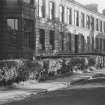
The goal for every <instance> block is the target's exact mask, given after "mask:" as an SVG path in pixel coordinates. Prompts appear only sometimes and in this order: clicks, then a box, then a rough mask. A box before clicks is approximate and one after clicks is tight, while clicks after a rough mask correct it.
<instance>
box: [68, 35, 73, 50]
mask: <svg viewBox="0 0 105 105" xmlns="http://www.w3.org/2000/svg"><path fill="white" fill-rule="evenodd" d="M68 38H69V39H68V40H69V51H71V50H72V42H71V41H72V39H71V38H72V37H71V33H68Z"/></svg>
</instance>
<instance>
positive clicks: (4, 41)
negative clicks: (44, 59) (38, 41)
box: [0, 0, 35, 59]
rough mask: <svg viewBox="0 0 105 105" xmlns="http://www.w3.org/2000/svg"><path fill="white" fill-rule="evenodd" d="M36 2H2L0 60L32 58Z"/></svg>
mask: <svg viewBox="0 0 105 105" xmlns="http://www.w3.org/2000/svg"><path fill="white" fill-rule="evenodd" d="M34 24H35V6H34V0H31V1H30V0H0V59H12V58H32V56H33V51H34V49H35V47H34V44H35V42H34V36H35V35H34V30H35V29H34Z"/></svg>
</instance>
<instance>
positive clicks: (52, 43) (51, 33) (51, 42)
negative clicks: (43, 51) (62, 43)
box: [49, 30, 55, 50]
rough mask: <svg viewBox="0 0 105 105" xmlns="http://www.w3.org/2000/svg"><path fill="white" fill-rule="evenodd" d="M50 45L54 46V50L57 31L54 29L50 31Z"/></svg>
mask: <svg viewBox="0 0 105 105" xmlns="http://www.w3.org/2000/svg"><path fill="white" fill-rule="evenodd" d="M49 41H50V45H51V47H52V50H54V49H55V32H54V31H52V30H51V31H50V40H49Z"/></svg>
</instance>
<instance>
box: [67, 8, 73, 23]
mask: <svg viewBox="0 0 105 105" xmlns="http://www.w3.org/2000/svg"><path fill="white" fill-rule="evenodd" d="M67 24H72V9H71V8H67Z"/></svg>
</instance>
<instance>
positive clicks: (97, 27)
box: [96, 19, 99, 31]
mask: <svg viewBox="0 0 105 105" xmlns="http://www.w3.org/2000/svg"><path fill="white" fill-rule="evenodd" d="M98 22H99V21H98V19H96V31H99V24H98Z"/></svg>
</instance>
